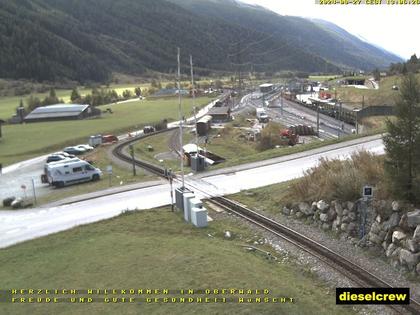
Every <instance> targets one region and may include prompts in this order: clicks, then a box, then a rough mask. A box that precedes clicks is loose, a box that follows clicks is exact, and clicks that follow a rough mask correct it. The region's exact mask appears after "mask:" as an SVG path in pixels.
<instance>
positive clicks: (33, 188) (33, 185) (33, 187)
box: [32, 178, 36, 205]
mask: <svg viewBox="0 0 420 315" xmlns="http://www.w3.org/2000/svg"><path fill="white" fill-rule="evenodd" d="M32 190H33V192H34V204H35V205H36V193H35V180H34V179H33V178H32Z"/></svg>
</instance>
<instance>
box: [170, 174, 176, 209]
mask: <svg viewBox="0 0 420 315" xmlns="http://www.w3.org/2000/svg"><path fill="white" fill-rule="evenodd" d="M168 178H169V187H170V189H171V210H172V212H174V210H175V209H174V191H173V188H172V183H173V177H172V169H169V172H168Z"/></svg>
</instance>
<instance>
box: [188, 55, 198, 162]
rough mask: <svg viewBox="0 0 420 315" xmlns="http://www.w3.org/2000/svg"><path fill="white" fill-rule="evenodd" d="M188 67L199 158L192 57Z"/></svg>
mask: <svg viewBox="0 0 420 315" xmlns="http://www.w3.org/2000/svg"><path fill="white" fill-rule="evenodd" d="M190 66H191V87H192V100H193V109H194V123H195V145H196V146H197V149H196V150H197V158H198V156H199V154H198V153H199V152H198V129H197V113H196V108H195V86H194V68H193V60H192V55H190Z"/></svg>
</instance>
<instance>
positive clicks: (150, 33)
mask: <svg viewBox="0 0 420 315" xmlns="http://www.w3.org/2000/svg"><path fill="white" fill-rule="evenodd" d="M311 27H312V28H314V27H316V30H317V36H316V37H318V39H317V40H314V39H313V38H314V36H313V34H311V33H310V32H308V31H307V30H308V28H309V29H310V28H311ZM349 36H351V35H350V34H349ZM335 37H337V36H334V35H332V34H331V32H328V31H327V30H325V29H323V28H322V27H319V26H317V25H315V24H314V23H313V22H310V21H307V20H304V19H301V18H294V17H282V16H279V15H277V14H275V13H273V12H270V11H268V10H265V9H262V8H256V7H252V6H248V5H238V4H237V3H236V2H235V1H219V0H197V1H189V0H172V1H171V2H167V1H165V0H141V1H139V0H119V1H112V0H8V1H3V0H1V1H0V77H1V78H14V79H22V78H26V79H34V80H37V81H44V80H48V81H54V80H55V81H60V80H63V79H70V80H76V81H79V82H82V83H83V82H86V81H100V82H104V81H107V80H108V79H109V77H110V74H111V73H112V72H121V73H126V74H135V75H141V74H143V73H145V72H147V71H149V70H152V71H159V72H172V71H174V69H175V63H176V57H175V54H176V47H178V46H179V47H180V48H181V50H182V53H183V63H184V64H188V60H187V58H188V55H189V54H192V55H193V56H194V60H195V64H196V67H197V72H199V73H202V74H207V73H208V71H209V70H221V71H235V70H237V69H238V67H241V69H242V70H244V71H246V70H251V69H254V70H256V71H268V70H269V71H273V70H274V71H278V70H296V71H305V72H319V71H324V72H334V71H339V67H351V68H361V69H367V68H373V67H378V66H379V67H380V66H382V65H384V64H388V63H390V62H397V61H400V60H399V59H398V58H397V57H395V56H393V55H391V54H389V55H386V54H385V53H384V52H381V54H379V53H375V54H373V53H372V51H367V50H365V51H359V50H357V49H355V48H354V47H356V46H357V45H356V46H347V47H349V49H354V50H356V52H354V54H356V55H354V54H353V55H352V52H349V53H337V51H341V50H340V46H339V44H338V42H337V40H336V39H335ZM325 43H327V44H325ZM358 44H359V45H360V43H358ZM364 44H365V43H364ZM365 45H367V44H365ZM334 47H335V49H332V48H334ZM370 47H371V48H372V49H375V48H374V47H373V46H370ZM371 55H375V58H373V57H372V56H371ZM369 56H370V57H369ZM381 56H382V57H381ZM237 64H240V66H238V65H237Z"/></svg>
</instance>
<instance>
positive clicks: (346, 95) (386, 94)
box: [337, 74, 420, 108]
mask: <svg viewBox="0 0 420 315" xmlns="http://www.w3.org/2000/svg"><path fill="white" fill-rule="evenodd" d="M416 77H417V79H418V80H420V74H417V75H416ZM393 85H396V86H400V85H401V76H389V77H385V78H382V79H381V81H380V82H379V89H378V90H374V89H357V88H354V87H337V97H338V98H340V99H341V100H342V101H343V102H344V103H346V102H354V103H349V104H348V105H350V106H353V107H359V108H361V106H362V100H363V97H364V99H365V100H364V101H365V106H374V105H395V101H396V99H397V97H398V95H399V91H396V90H393V89H392V86H393Z"/></svg>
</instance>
